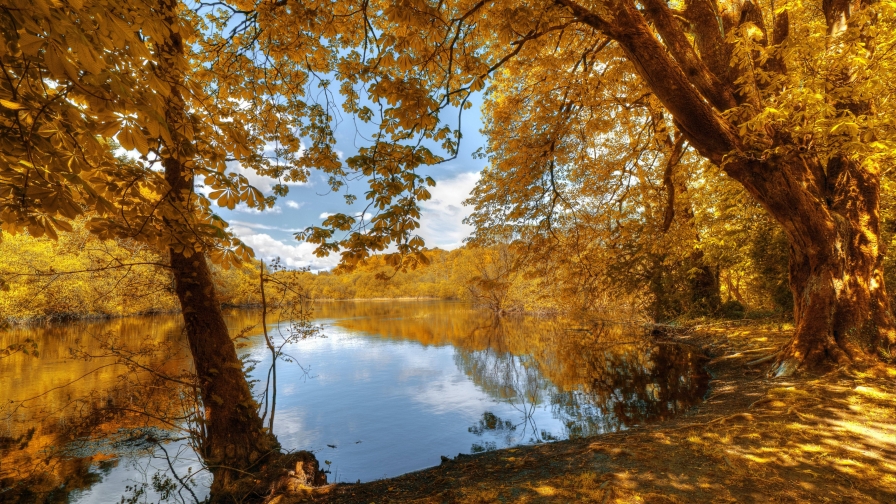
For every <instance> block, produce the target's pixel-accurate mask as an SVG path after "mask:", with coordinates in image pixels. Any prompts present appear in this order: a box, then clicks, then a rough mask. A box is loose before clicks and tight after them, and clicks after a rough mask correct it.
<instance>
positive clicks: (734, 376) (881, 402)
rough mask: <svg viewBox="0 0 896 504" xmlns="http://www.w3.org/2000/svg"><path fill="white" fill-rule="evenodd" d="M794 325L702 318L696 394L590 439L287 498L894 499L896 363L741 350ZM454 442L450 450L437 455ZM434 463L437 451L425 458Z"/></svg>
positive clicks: (778, 338)
mask: <svg viewBox="0 0 896 504" xmlns="http://www.w3.org/2000/svg"><path fill="white" fill-rule="evenodd" d="M791 329H792V328H790V327H778V325H777V324H776V323H770V322H759V323H753V324H749V325H746V326H745V327H736V328H730V327H709V328H704V329H702V330H700V331H695V332H694V333H691V334H687V335H676V336H674V337H672V338H669V340H671V341H676V342H679V343H684V344H690V345H694V346H698V347H699V348H701V349H703V350H704V351H705V353H706V354H707V357H708V358H709V360H708V362H707V364H706V369H707V370H708V371H709V372H710V374H711V375H712V376H713V380H712V382H711V383H710V389H709V391H708V393H707V397H706V399H705V401H704V402H703V403H702V404H699V405H697V406H695V407H693V408H691V409H690V410H688V411H686V412H684V413H682V414H680V415H677V416H676V417H674V418H671V419H669V420H665V421H657V422H649V423H645V424H643V425H640V426H637V427H634V428H632V429H629V430H626V431H620V432H615V433H608V434H603V435H599V436H594V437H591V438H581V439H571V440H565V441H558V442H552V443H544V444H538V445H529V446H517V447H513V448H505V449H501V450H495V451H489V452H485V453H482V454H477V455H469V456H467V455H461V456H458V457H455V458H449V457H445V458H444V459H443V462H442V464H441V465H438V466H434V467H431V468H428V469H423V470H420V471H416V472H412V473H408V474H404V475H401V476H397V477H394V478H388V479H382V480H377V481H371V482H368V483H360V484H352V483H335V484H331V485H327V486H324V487H319V488H313V489H307V490H306V491H305V493H304V494H302V495H281V496H278V497H274V499H275V500H277V502H278V503H279V504H285V503H305V502H315V503H332V504H336V503H354V502H396V503H397V502H407V503H410V502H414V503H430V502H432V503H442V502H445V503H448V502H452V503H453V502H459V503H485V502H519V503H528V502H601V503H603V502H625V503H628V502H631V503H636V502H637V503H643V502H649V503H657V504H658V503H691V502H701V503H702V502H706V503H715V502H772V501H775V502H778V501H785V502H868V503H871V502H896V463H894V462H893V461H894V460H896V369H894V368H893V367H887V366H885V365H883V364H879V365H876V366H873V367H871V368H868V369H864V370H850V371H846V370H835V371H832V372H830V373H828V374H825V375H821V376H811V375H800V376H796V377H788V378H769V377H767V376H766V374H765V371H766V370H765V369H764V368H762V367H757V366H755V365H753V366H751V365H750V363H751V361H754V360H755V359H756V358H757V357H760V356H762V355H765V354H767V353H769V352H770V350H768V348H769V347H775V348H777V347H779V346H780V345H781V344H783V343H784V342H786V341H787V340H788V339H789V337H790V331H791ZM446 455H449V456H450V455H451V454H446ZM434 462H435V461H434Z"/></svg>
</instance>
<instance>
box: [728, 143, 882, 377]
mask: <svg viewBox="0 0 896 504" xmlns="http://www.w3.org/2000/svg"><path fill="white" fill-rule="evenodd" d="M729 172H730V173H731V174H732V176H735V178H739V177H742V178H741V180H742V182H743V183H744V185H745V187H746V188H747V189H748V190H749V191H750V192H751V193H753V195H754V196H755V197H756V198H757V199H758V200H759V201H760V202H762V203H763V205H765V207H766V208H767V209H768V210H769V212H770V213H771V214H772V216H773V217H774V218H775V219H776V220H777V221H778V222H779V223H780V224H781V225H782V226H783V228H784V231H785V233H786V234H787V237H788V241H789V244H790V285H791V291H792V292H793V299H794V323H795V331H794V335H793V338H792V339H791V340H790V342H789V343H787V345H785V347H784V348H783V349H782V350H781V351H780V353H779V355H778V360H777V362H776V365H775V367H774V369H773V372H774V373H775V374H776V375H779V376H780V375H788V374H791V373H793V372H794V371H796V370H798V369H801V368H806V369H819V370H823V369H824V368H827V367H830V365H832V364H833V365H843V364H849V363H863V362H868V361H871V360H873V359H875V358H876V354H877V353H878V351H879V350H880V349H881V347H887V346H890V345H892V344H894V343H896V328H894V325H893V318H892V314H891V313H890V309H889V303H888V300H887V293H886V288H885V286H884V281H883V269H882V261H883V253H882V250H881V246H880V215H879V213H880V175H879V172H878V171H877V170H875V169H873V168H869V167H867V166H865V167H862V166H859V165H858V164H857V163H856V162H854V161H851V160H849V159H846V158H841V157H835V158H832V159H831V160H830V161H829V162H828V163H827V166H826V169H823V168H822V165H821V164H820V163H819V162H817V161H816V160H815V159H814V158H813V157H809V156H806V157H803V156H800V155H794V156H791V157H789V158H785V159H779V160H776V161H775V162H773V164H772V166H768V167H767V169H765V170H755V169H750V170H744V172H740V170H738V169H737V168H734V167H730V169H729ZM746 172H749V173H746Z"/></svg>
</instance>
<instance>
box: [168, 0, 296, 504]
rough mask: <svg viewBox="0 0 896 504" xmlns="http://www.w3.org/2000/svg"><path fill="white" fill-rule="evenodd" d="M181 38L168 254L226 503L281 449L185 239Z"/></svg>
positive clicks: (172, 107)
mask: <svg viewBox="0 0 896 504" xmlns="http://www.w3.org/2000/svg"><path fill="white" fill-rule="evenodd" d="M177 6H178V3H177V1H176V0H162V1H160V2H159V11H160V12H159V14H160V16H161V18H162V20H163V21H164V24H165V25H166V26H167V27H173V26H177V25H178V23H179V20H178V17H177V16H178V14H177ZM179 33H180V31H177V32H175V31H171V32H169V34H168V37H167V38H165V39H164V40H163V41H162V43H159V44H158V45H157V47H156V51H157V56H158V63H157V65H158V66H157V69H158V75H159V76H160V77H161V78H162V79H164V80H165V81H166V82H168V84H169V85H170V87H171V92H170V94H169V96H168V97H167V99H166V103H165V120H166V122H167V124H168V127H169V132H170V135H171V141H170V142H165V144H164V146H163V150H162V159H163V161H162V163H163V166H164V168H165V179H166V181H167V182H168V184H169V185H170V187H171V190H170V192H169V194H168V197H167V202H168V204H170V206H171V207H172V208H173V209H175V210H176V211H174V212H172V213H171V215H178V216H180V218H179V219H178V218H174V217H169V219H168V220H167V222H168V223H169V225H170V226H171V228H172V233H174V235H175V237H176V240H177V241H179V242H180V243H178V244H177V245H175V246H172V247H171V248H170V250H169V253H170V260H171V269H172V272H173V274H174V279H175V282H176V292H177V297H178V299H179V300H180V304H181V309H182V312H183V316H184V323H185V328H186V333H187V339H188V340H189V343H190V350H191V352H192V354H193V362H194V365H195V368H196V375H197V378H198V381H199V392H200V394H201V401H202V406H203V412H202V413H203V418H202V421H203V425H202V426H201V427H202V430H203V436H202V439H201V446H200V449H201V452H202V453H201V455H202V457H203V458H204V460H205V463H206V464H207V465H208V467H209V469H210V470H211V472H212V474H213V475H214V481H213V483H212V488H211V494H212V500H213V501H214V500H221V499H224V500H228V499H230V497H229V496H230V495H231V494H233V493H237V494H238V493H240V492H238V491H236V489H235V488H234V487H235V482H236V480H238V479H239V478H240V477H241V476H243V475H244V474H245V473H247V472H257V471H258V470H259V469H260V467H259V465H260V464H261V463H262V462H264V461H265V459H269V458H270V455H272V454H279V451H278V450H279V444H278V443H277V440H276V438H274V436H273V434H271V433H270V432H268V431H266V430H265V429H264V428H263V425H262V421H261V418H260V417H259V416H258V412H257V410H258V408H257V404H256V402H255V400H254V399H253V397H252V392H251V390H250V388H249V384H248V383H247V381H246V377H245V374H244V372H243V366H242V363H241V361H240V360H239V358H238V357H237V353H236V348H235V346H234V344H233V340H231V339H230V334H229V332H228V329H227V325H226V324H225V322H224V317H223V314H222V312H221V306H220V303H219V302H218V298H217V295H216V293H215V286H214V283H213V281H212V276H211V271H210V270H209V267H208V264H207V263H206V259H205V256H204V255H203V252H202V248H201V245H199V244H198V241H199V240H198V239H196V237H190V236H179V235H180V234H184V233H186V232H188V230H189V229H190V226H189V216H190V215H192V211H193V205H194V204H195V202H194V199H195V196H194V195H193V174H192V170H191V169H190V167H189V165H188V163H190V162H192V160H191V156H190V154H189V153H190V151H191V148H190V138H189V134H188V127H189V118H188V117H187V116H186V113H185V110H186V104H185V102H184V100H183V97H182V94H181V88H182V86H183V82H184V65H185V61H184V60H185V55H184V47H183V41H182V39H181V36H180V35H179ZM181 219H186V220H187V222H181Z"/></svg>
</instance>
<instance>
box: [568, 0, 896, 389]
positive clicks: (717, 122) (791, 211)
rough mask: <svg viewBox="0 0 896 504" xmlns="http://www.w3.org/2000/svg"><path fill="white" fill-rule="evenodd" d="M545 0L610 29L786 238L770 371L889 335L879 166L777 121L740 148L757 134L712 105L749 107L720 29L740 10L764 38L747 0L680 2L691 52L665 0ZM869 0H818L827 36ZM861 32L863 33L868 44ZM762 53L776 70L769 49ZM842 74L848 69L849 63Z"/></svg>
mask: <svg viewBox="0 0 896 504" xmlns="http://www.w3.org/2000/svg"><path fill="white" fill-rule="evenodd" d="M555 2H556V3H558V4H560V5H563V6H565V7H567V8H568V9H569V11H570V12H571V13H572V14H573V15H574V16H575V17H577V18H578V19H579V20H580V21H581V22H583V23H585V24H588V25H590V26H591V27H592V28H595V29H597V30H599V31H601V32H602V33H604V34H606V35H608V36H609V37H610V38H612V39H613V40H615V41H616V42H617V43H618V44H619V45H620V47H621V48H622V49H623V51H624V52H625V53H626V57H627V59H628V60H629V61H630V62H631V63H632V65H633V66H634V68H635V71H636V72H637V73H638V74H639V75H640V77H641V78H642V79H643V80H644V82H645V84H647V86H648V87H649V88H650V89H651V91H652V92H653V93H654V95H655V96H656V97H657V98H658V99H659V100H660V102H662V104H663V106H664V107H665V109H666V111H667V112H669V113H670V114H671V115H672V117H673V118H674V120H675V123H676V126H677V127H678V129H679V131H681V133H682V134H683V135H684V137H685V138H686V139H687V140H688V142H689V143H690V144H691V145H692V146H693V147H694V148H695V149H696V150H697V151H698V152H699V153H700V154H701V155H702V156H704V157H705V158H706V159H707V160H709V161H710V162H712V163H715V164H717V165H719V166H721V167H723V169H724V170H725V172H726V173H727V174H728V175H730V176H731V177H732V178H734V179H735V180H737V181H738V182H740V183H741V184H743V186H744V187H745V188H746V189H747V191H749V192H750V194H752V195H753V196H754V197H755V198H756V200H757V201H758V202H760V203H761V204H762V205H763V206H764V207H765V208H766V209H767V210H768V211H769V213H770V214H771V215H772V216H773V217H774V218H775V220H777V221H778V222H779V223H780V224H781V225H782V226H783V228H784V231H785V233H786V234H787V237H788V240H789V242H790V249H791V254H790V263H791V264H790V270H791V274H790V280H791V289H792V291H793V296H794V302H795V309H794V312H795V313H794V317H795V320H796V329H795V331H794V336H793V339H792V340H791V341H790V342H789V343H788V344H787V345H786V346H785V347H784V348H783V349H782V350H781V352H780V353H779V354H778V360H777V362H776V365H775V369H774V371H775V372H776V374H778V375H782V374H789V373H792V372H793V371H795V370H797V369H800V368H824V367H828V366H830V365H831V364H835V365H836V364H844V363H850V362H864V361H870V360H872V359H874V358H875V356H876V354H877V353H878V352H879V351H880V349H881V347H892V346H893V345H896V330H894V325H893V317H892V315H891V313H890V311H889V304H888V299H887V293H886V289H885V287H884V282H883V274H882V269H881V260H882V250H881V246H880V243H879V242H880V215H879V214H880V202H879V199H880V171H879V169H878V168H877V167H874V166H862V165H860V164H859V163H858V162H856V161H854V160H850V159H847V158H846V157H838V156H833V158H832V159H831V160H830V161H827V162H826V164H823V162H822V161H821V160H820V159H819V158H818V157H817V156H818V154H817V153H816V152H815V151H814V150H813V149H812V148H811V146H807V145H804V144H803V142H801V141H800V140H799V139H796V138H793V136H792V135H791V132H789V131H786V130H784V131H776V132H774V134H773V135H771V141H772V144H771V145H768V146H765V147H764V148H763V149H764V150H765V152H764V153H763V154H762V155H761V156H759V157H757V156H756V153H755V152H751V150H755V147H756V146H755V145H754V146H752V147H748V146H745V144H744V139H742V138H741V137H740V135H739V133H738V130H737V127H736V125H735V124H734V123H732V122H730V120H729V118H726V117H725V116H724V115H723V112H724V111H726V110H728V109H730V108H731V107H733V106H735V105H737V104H742V103H747V102H749V103H751V105H752V106H753V108H754V109H757V108H759V107H760V104H759V103H753V102H751V98H750V97H748V96H741V95H739V94H735V86H734V82H735V80H734V79H733V77H732V74H731V72H737V70H736V69H735V68H734V66H732V56H731V54H732V53H731V47H730V43H729V42H727V41H725V40H724V37H720V36H719V33H722V34H724V33H729V32H730V31H731V29H733V28H735V27H737V26H739V25H740V24H742V23H744V22H747V21H749V22H752V23H753V24H754V26H756V27H759V28H760V30H761V31H762V32H763V37H762V40H760V41H759V43H761V44H766V43H767V41H768V37H767V36H766V35H765V28H764V24H763V22H762V16H761V13H760V11H759V10H758V9H759V7H758V4H756V5H754V4H753V3H751V2H749V1H746V2H740V1H737V2H735V1H720V2H690V1H688V2H685V4H686V9H685V10H684V11H683V12H679V14H680V15H681V14H683V15H684V16H685V17H687V18H689V20H690V29H691V30H692V33H691V35H693V36H694V39H693V40H694V42H695V43H696V44H697V46H698V48H699V51H700V52H699V54H697V52H696V51H695V48H694V47H693V46H692V45H691V43H690V42H689V40H688V39H687V38H686V37H685V36H684V35H683V33H681V28H682V26H685V25H684V24H682V23H680V22H678V21H676V19H677V18H675V14H674V13H673V12H672V11H671V9H670V8H669V4H668V3H666V2H665V1H662V0H645V1H644V2H641V3H640V5H643V6H644V8H639V6H638V5H636V4H635V2H634V1H632V0H607V1H605V2H602V3H603V5H602V7H603V8H601V9H588V8H586V7H583V6H582V5H581V4H579V3H578V2H577V1H576V0H555ZM869 3H870V2H868V1H866V0H857V1H854V2H853V1H849V0H825V1H824V2H822V10H823V12H824V15H825V18H826V19H827V22H828V35H829V36H830V37H831V38H832V39H831V40H832V43H836V37H837V36H839V34H840V33H842V32H843V31H844V30H845V29H846V27H847V26H848V23H849V20H850V18H851V15H852V14H853V13H854V12H856V11H858V10H859V9H861V8H864V7H865V6H867V5H868V4H869ZM645 16H646V18H649V19H650V21H651V25H648V23H647V20H646V19H645ZM788 23H789V21H788V13H787V11H786V10H785V11H781V12H776V13H775V32H774V36H773V37H772V39H773V44H775V45H777V44H781V43H784V42H785V40H786V38H787V37H788V33H789V25H788ZM651 26H652V27H651ZM872 42H873V41H869V44H866V49H867V50H869V51H870V50H873V44H872ZM832 57H836V56H832ZM757 64H759V63H758V62H757ZM767 65H769V67H768V68H769V69H774V71H777V72H786V68H785V67H784V65H783V64H782V62H780V61H776V60H770V61H769V62H768V63H767ZM742 77H743V78H744V79H749V78H751V77H750V76H749V75H742ZM843 79H844V82H848V81H849V79H850V75H849V72H848V71H846V73H845V74H844V76H843ZM754 98H755V97H754ZM834 105H835V106H836V107H837V109H839V110H842V111H843V112H844V114H847V113H851V114H854V115H860V114H866V113H874V112H873V110H870V108H869V104H868V103H854V102H842V103H835V104H834ZM775 152H784V153H789V154H786V155H783V156H784V157H781V156H782V155H780V154H774V153H775ZM769 156H771V157H774V156H778V157H777V158H775V159H770V158H769Z"/></svg>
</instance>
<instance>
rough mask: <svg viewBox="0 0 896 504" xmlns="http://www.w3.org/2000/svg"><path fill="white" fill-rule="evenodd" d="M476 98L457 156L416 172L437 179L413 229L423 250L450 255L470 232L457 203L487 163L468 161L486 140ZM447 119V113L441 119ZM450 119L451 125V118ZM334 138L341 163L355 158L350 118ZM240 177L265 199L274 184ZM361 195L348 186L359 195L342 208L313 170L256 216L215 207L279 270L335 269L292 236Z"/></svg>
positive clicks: (360, 186) (333, 258)
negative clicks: (276, 260)
mask: <svg viewBox="0 0 896 504" xmlns="http://www.w3.org/2000/svg"><path fill="white" fill-rule="evenodd" d="M476 98H477V99H476V100H475V101H474V106H473V107H472V108H470V109H468V110H466V111H464V114H463V120H462V122H461V125H462V131H463V139H462V140H461V146H460V152H459V153H458V155H457V157H456V158H455V159H454V160H452V161H448V162H445V163H442V164H440V165H437V166H433V167H429V168H427V169H426V171H425V172H421V174H422V175H429V176H431V177H432V178H433V179H435V180H436V187H434V188H431V190H430V192H431V193H432V199H430V200H429V201H426V202H423V203H422V204H421V207H422V217H421V221H420V229H418V230H417V231H418V234H419V235H420V236H421V237H422V238H423V239H424V240H426V245H427V247H439V248H443V249H449V250H450V249H453V248H456V247H459V246H461V245H463V239H464V238H466V237H467V236H468V235H469V234H470V231H471V228H470V227H469V226H466V225H464V224H463V223H462V221H463V219H464V218H465V217H466V216H467V215H469V214H470V212H471V210H472V209H471V208H470V207H467V206H464V205H463V204H462V202H463V200H465V199H466V198H467V197H468V196H469V194H470V191H471V190H472V189H473V187H474V186H475V184H476V181H477V180H478V179H479V172H480V171H481V170H482V169H483V168H484V167H485V164H486V161H485V160H483V159H474V158H473V152H475V151H476V150H477V149H479V148H480V147H484V146H485V139H484V137H483V136H482V134H480V133H479V130H480V129H481V128H482V121H481V116H480V113H479V107H480V105H481V98H480V97H476ZM471 101H472V100H471ZM451 115H452V114H451V113H450V112H449V113H448V114H446V116H445V117H450V116H451ZM454 117H455V119H454V120H455V121H456V115H454ZM335 133H336V149H337V151H338V152H339V153H341V155H342V159H345V158H346V157H348V156H352V155H354V154H355V153H356V152H357V146H356V143H357V144H358V145H360V142H362V140H356V136H357V132H356V130H355V124H354V122H353V121H352V120H351V117H349V116H346V115H343V117H342V118H341V122H340V124H339V126H338V127H337V129H336V132H335ZM440 154H441V153H440ZM243 174H244V175H245V176H246V177H247V178H248V179H249V182H250V184H252V185H254V186H255V187H257V188H258V189H260V190H261V191H262V192H264V193H265V194H270V189H271V187H272V186H273V185H274V184H275V183H276V182H275V181H274V180H273V179H267V178H264V177H260V176H258V175H256V174H255V173H254V172H250V171H244V172H243ZM365 191H366V182H364V181H360V180H359V181H356V182H354V183H353V184H351V185H350V186H349V187H348V192H350V193H352V194H356V195H358V196H359V199H358V202H356V204H355V205H353V206H351V207H349V206H347V205H346V204H345V200H344V199H343V196H342V194H343V193H338V194H336V193H331V192H330V188H329V186H328V184H327V176H326V175H324V174H322V173H320V172H314V171H312V173H311V176H310V177H309V180H308V183H306V184H291V185H290V187H289V194H288V195H287V196H286V197H285V198H279V199H278V201H277V204H276V206H274V208H272V209H268V210H266V211H264V212H259V211H256V210H253V209H249V208H246V207H245V206H243V207H237V209H235V210H227V209H226V208H219V209H217V213H218V214H219V215H220V216H221V217H222V218H224V220H226V221H227V222H228V223H230V226H231V228H232V230H233V231H234V233H235V234H236V235H237V236H239V237H240V238H241V239H242V240H243V241H244V242H245V243H246V244H247V245H249V246H251V247H252V248H253V249H254V250H255V254H256V256H257V257H259V258H263V259H268V260H269V259H272V258H274V257H280V259H281V260H282V262H283V263H284V265H286V266H288V267H293V268H298V267H305V266H309V267H311V269H312V270H322V269H330V268H332V267H334V266H336V265H337V264H338V262H339V256H338V254H335V255H330V256H329V257H324V258H320V257H316V256H315V255H314V249H315V245H311V244H308V243H301V242H298V241H296V239H295V238H294V236H293V234H294V233H296V232H298V231H301V230H302V229H304V228H306V227H308V226H311V225H317V224H320V222H321V221H322V220H323V218H324V217H326V215H325V214H333V213H339V212H342V213H352V212H357V211H360V210H361V209H362V208H363V205H364V204H365V200H364V199H363V194H364V192H365Z"/></svg>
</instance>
